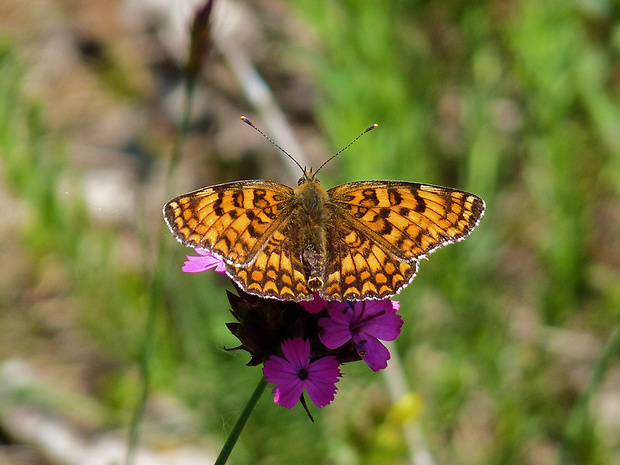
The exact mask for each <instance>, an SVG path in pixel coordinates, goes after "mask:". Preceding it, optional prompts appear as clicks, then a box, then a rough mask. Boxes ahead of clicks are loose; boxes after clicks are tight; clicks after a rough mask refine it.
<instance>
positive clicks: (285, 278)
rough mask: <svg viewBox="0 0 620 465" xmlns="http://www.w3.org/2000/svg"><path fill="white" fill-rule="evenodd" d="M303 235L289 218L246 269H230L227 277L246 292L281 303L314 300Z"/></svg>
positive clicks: (232, 266) (276, 230) (279, 226)
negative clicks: (302, 258) (304, 262)
mask: <svg viewBox="0 0 620 465" xmlns="http://www.w3.org/2000/svg"><path fill="white" fill-rule="evenodd" d="M302 236H303V234H302V232H301V231H300V230H299V229H298V226H297V224H296V222H294V221H291V217H290V216H288V217H286V218H285V219H283V220H282V222H281V223H280V224H279V225H278V227H277V228H276V229H275V230H273V232H272V234H271V235H270V236H269V239H268V240H267V241H266V243H265V244H263V246H262V247H261V248H260V250H259V251H258V253H257V254H256V257H255V258H254V260H253V261H252V262H251V263H250V264H249V265H248V266H244V267H239V266H234V265H227V267H226V268H227V269H226V271H227V273H228V275H229V276H231V277H232V279H233V281H234V282H235V283H236V284H237V285H238V286H239V287H241V288H242V289H243V290H244V291H246V292H248V293H250V294H256V295H259V296H261V297H268V298H273V299H278V300H294V301H300V300H312V299H313V298H314V295H313V293H312V291H310V290H309V289H308V285H307V279H306V276H305V270H304V266H303V264H302V262H301V255H300V254H299V253H295V251H299V250H300V248H301V242H300V241H301V238H302Z"/></svg>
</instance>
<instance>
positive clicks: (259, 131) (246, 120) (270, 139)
mask: <svg viewBox="0 0 620 465" xmlns="http://www.w3.org/2000/svg"><path fill="white" fill-rule="evenodd" d="M241 121H243V122H244V123H245V124H247V125H248V126H250V127H252V128H253V129H254V130H255V131H256V132H258V133H259V134H260V135H261V136H263V137H264V138H265V139H267V140H268V141H269V142H271V143H272V144H273V145H275V146H276V147H277V148H278V149H279V150H280V152H282V153H283V154H284V155H286V156H287V157H289V158H290V159H291V160H293V161H294V162H295V164H296V165H297V166H299V169H300V170H301V172H302V173H305V172H306V170H305V169H304V168H302V167H301V165H300V164H299V162H298V161H297V160H295V158H293V156H292V155H291V154H290V153H288V152H287V151H286V150H284V149H283V148H282V147H280V146H279V145H278V144H276V143H275V142H274V140H273V139H272V138H271V137H269V136H268V135H267V134H265V133H264V132H263V131H261V130H260V129H258V128H257V127H256V125H255V124H254V123H253V122H252V121H250V120H249V119H247V118H246V117H245V116H242V117H241ZM349 145H350V144H349Z"/></svg>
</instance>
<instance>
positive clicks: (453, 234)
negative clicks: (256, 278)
mask: <svg viewBox="0 0 620 465" xmlns="http://www.w3.org/2000/svg"><path fill="white" fill-rule="evenodd" d="M327 192H328V194H329V196H330V198H331V201H332V203H333V204H334V206H335V208H337V209H340V210H342V211H343V212H344V214H345V215H346V216H347V217H348V219H349V221H350V222H352V223H353V224H355V225H356V227H357V229H358V230H359V231H360V232H362V233H363V234H364V235H366V236H368V237H369V238H371V239H373V240H374V241H375V242H376V243H377V244H380V245H382V246H383V247H384V248H385V249H386V250H387V251H389V252H390V253H391V254H393V255H394V256H397V257H400V259H401V260H404V261H412V260H417V259H419V258H422V257H424V256H425V255H427V254H429V253H431V252H432V251H434V250H436V249H437V248H439V247H442V246H444V245H447V244H451V243H453V242H456V241H460V240H462V239H464V238H465V237H467V236H468V235H469V233H471V231H472V230H473V229H474V228H475V227H476V225H477V224H478V222H479V221H480V218H482V215H483V214H484V209H485V204H484V201H483V200H482V199H481V198H480V197H478V196H477V195H474V194H470V193H469V192H465V191H461V190H458V189H451V188H448V187H440V186H433V185H430V184H419V183H412V182H404V181H360V182H352V183H349V184H343V185H341V186H336V187H333V188H331V189H329V190H328V191H327Z"/></svg>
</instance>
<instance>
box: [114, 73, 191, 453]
mask: <svg viewBox="0 0 620 465" xmlns="http://www.w3.org/2000/svg"><path fill="white" fill-rule="evenodd" d="M193 95H194V82H193V81H192V80H189V79H188V80H187V82H186V84H185V102H184V105H183V116H182V118H181V121H180V123H179V129H178V132H177V137H176V139H175V141H174V147H173V149H172V156H171V157H170V163H169V165H168V170H167V173H166V196H167V197H169V196H171V195H172V194H171V193H172V191H173V186H174V181H175V180H176V173H177V168H178V166H179V163H180V160H181V147H182V145H183V142H184V141H185V138H186V136H187V133H188V132H189V123H190V119H191V113H192V100H193ZM144 224H146V221H145V220H144V219H143V221H142V225H144ZM164 231H165V228H164V223H163V221H161V222H160V227H159V230H158V233H157V256H156V258H155V264H154V272H153V273H152V274H151V279H150V283H149V301H148V309H147V312H148V313H147V317H146V327H145V330H144V331H145V333H144V340H143V341H142V348H141V356H140V374H141V376H142V385H141V386H140V398H139V399H138V405H137V406H136V410H135V412H134V415H133V418H132V419H131V425H130V427H129V445H128V448H127V456H126V457H125V464H126V465H132V464H133V463H134V460H135V453H136V450H137V447H138V442H139V441H140V423H141V420H142V415H143V414H144V407H145V405H146V401H147V399H148V396H149V392H150V390H151V359H152V357H153V352H154V347H153V346H154V344H155V321H156V317H157V310H158V308H159V305H160V304H161V302H162V298H163V292H164V283H165V281H166V273H167V270H168V268H167V267H166V263H167V256H168V249H167V244H168V242H167V241H166V239H165V236H164V234H163V233H164ZM141 236H142V244H143V245H144V251H143V252H144V256H145V257H146V256H148V247H147V246H146V244H147V243H148V234H147V233H146V231H145V230H144V229H143V230H142V231H141ZM146 273H147V274H148V267H147V270H146Z"/></svg>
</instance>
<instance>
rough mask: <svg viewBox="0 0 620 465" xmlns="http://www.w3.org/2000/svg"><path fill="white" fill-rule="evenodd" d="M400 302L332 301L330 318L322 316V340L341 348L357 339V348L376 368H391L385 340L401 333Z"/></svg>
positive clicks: (329, 304) (368, 363)
mask: <svg viewBox="0 0 620 465" xmlns="http://www.w3.org/2000/svg"><path fill="white" fill-rule="evenodd" d="M399 308H400V303H399V302H396V301H392V300H362V301H359V302H335V301H334V302H328V305H327V311H328V313H329V316H330V318H320V319H319V322H318V324H319V326H320V327H321V329H322V331H321V333H320V334H319V338H320V340H321V342H322V343H323V344H324V345H325V347H327V348H328V349H337V348H339V347H341V346H343V345H344V344H346V343H347V342H349V341H350V340H353V344H354V345H355V350H356V351H357V353H358V354H359V356H360V357H362V360H364V362H366V364H367V365H368V366H369V367H370V368H371V369H372V370H374V371H379V370H382V369H383V368H385V367H387V361H388V360H389V359H390V352H389V351H388V349H387V347H385V346H384V345H383V344H382V343H381V341H380V340H379V339H381V340H383V341H393V340H394V339H396V338H397V337H398V335H399V334H400V328H401V327H402V325H403V319H402V318H401V317H400V316H399V315H397V314H396V312H397V311H398V309H399Z"/></svg>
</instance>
